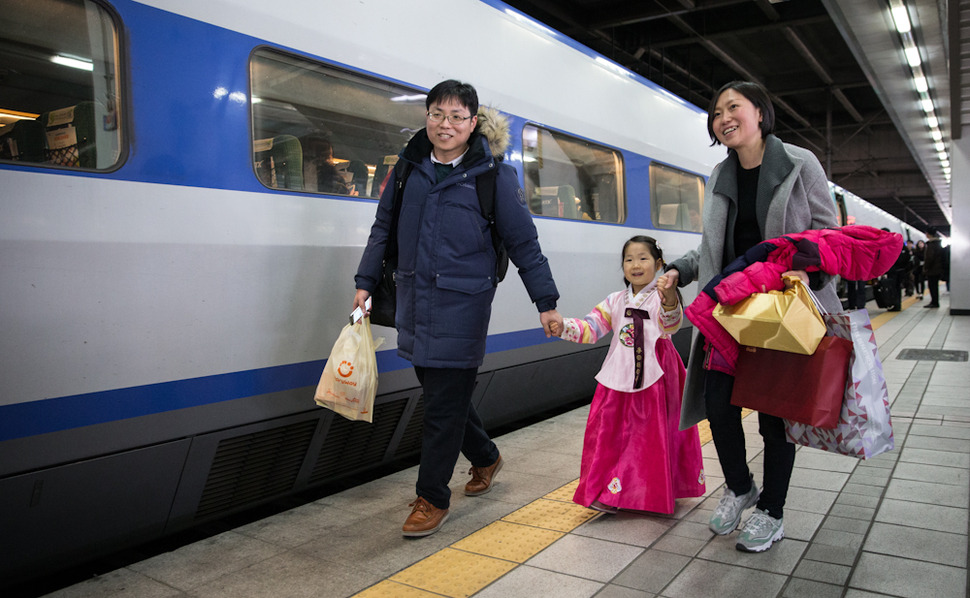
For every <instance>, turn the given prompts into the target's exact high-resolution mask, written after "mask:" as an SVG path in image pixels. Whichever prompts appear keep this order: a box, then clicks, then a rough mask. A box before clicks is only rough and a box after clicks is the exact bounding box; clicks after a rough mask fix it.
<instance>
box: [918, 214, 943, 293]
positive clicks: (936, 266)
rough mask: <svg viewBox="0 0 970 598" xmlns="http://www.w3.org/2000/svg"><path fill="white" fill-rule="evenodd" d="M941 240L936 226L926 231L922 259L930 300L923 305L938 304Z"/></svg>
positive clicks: (940, 273)
mask: <svg viewBox="0 0 970 598" xmlns="http://www.w3.org/2000/svg"><path fill="white" fill-rule="evenodd" d="M943 260H944V254H943V242H942V241H941V240H940V233H939V231H937V229H936V227H932V226H931V227H930V229H929V230H927V231H926V251H925V254H924V261H923V273H924V274H925V275H926V286H928V287H929V288H930V302H929V303H927V304H926V305H924V306H923V307H932V308H935V307H939V306H940V280H941V279H942V278H943V270H944V268H943Z"/></svg>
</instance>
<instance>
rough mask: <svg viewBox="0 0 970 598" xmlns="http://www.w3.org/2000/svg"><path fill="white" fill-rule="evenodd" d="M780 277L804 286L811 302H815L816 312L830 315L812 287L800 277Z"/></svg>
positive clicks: (793, 284)
mask: <svg viewBox="0 0 970 598" xmlns="http://www.w3.org/2000/svg"><path fill="white" fill-rule="evenodd" d="M781 278H782V280H788V281H791V283H792V286H795V285H801V286H802V287H804V288H805V290H806V291H808V296H809V297H811V298H812V303H814V304H815V309H817V310H818V313H820V314H827V315H831V312H829V310H827V309H825V306H824V305H822V302H821V301H819V300H818V296H816V295H815V291H813V290H812V287H810V286H808V285H807V284H805V282H804V281H802V279H801V278H800V277H798V276H791V275H789V276H782V277H781Z"/></svg>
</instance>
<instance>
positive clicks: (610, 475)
mask: <svg viewBox="0 0 970 598" xmlns="http://www.w3.org/2000/svg"><path fill="white" fill-rule="evenodd" d="M620 255H621V258H622V263H623V278H624V282H625V283H626V288H625V289H623V290H621V291H616V292H615V293H612V294H610V295H609V296H608V297H607V298H606V299H604V300H603V301H602V302H601V303H600V304H599V305H597V306H596V307H595V308H593V311H591V312H590V313H589V314H588V315H587V316H586V317H585V318H582V319H579V318H563V326H564V329H563V330H560V329H559V328H558V326H555V327H554V328H553V331H552V332H553V334H556V335H557V336H561V338H563V339H564V340H568V341H572V342H575V343H590V344H592V343H595V342H596V341H598V340H599V339H600V338H602V337H604V336H606V335H607V334H609V333H610V332H613V339H612V340H611V342H610V349H609V352H608V353H607V355H606V360H605V361H604V362H603V367H602V368H601V369H600V371H599V373H598V374H597V375H596V380H597V382H598V384H597V385H596V392H595V394H594V395H593V402H592V405H591V406H590V411H589V418H588V420H587V423H586V433H585V435H584V438H583V458H582V462H581V466H580V474H579V486H578V487H577V488H576V492H575V494H574V495H573V501H574V502H576V503H578V504H580V505H582V506H584V507H590V508H593V509H596V510H598V511H603V512H606V513H615V512H616V511H617V510H618V509H632V510H636V511H652V512H657V513H673V512H674V501H675V499H678V498H685V497H691V496H703V495H704V491H705V485H704V461H703V458H702V457H701V444H700V439H699V437H698V434H697V428H696V427H691V428H689V429H687V430H684V431H680V430H678V426H679V424H680V401H681V396H682V393H683V390H684V363H683V361H681V359H680V355H679V354H678V353H677V349H676V348H675V347H674V344H673V341H671V340H670V335H671V334H673V333H675V332H677V330H678V329H679V328H680V324H681V320H682V319H683V309H682V306H681V304H680V300H679V298H678V295H677V289H676V288H667V285H666V283H667V277H666V276H664V275H661V276H660V277H659V278H658V277H657V273H658V272H659V271H660V270H661V269H662V268H663V265H664V261H663V252H662V250H661V249H660V246H659V245H658V244H657V241H656V239H654V238H652V237H647V236H643V235H640V236H636V237H633V238H632V239H630V240H628V241H627V242H626V243H625V244H624V245H623V251H622V252H621V254H620Z"/></svg>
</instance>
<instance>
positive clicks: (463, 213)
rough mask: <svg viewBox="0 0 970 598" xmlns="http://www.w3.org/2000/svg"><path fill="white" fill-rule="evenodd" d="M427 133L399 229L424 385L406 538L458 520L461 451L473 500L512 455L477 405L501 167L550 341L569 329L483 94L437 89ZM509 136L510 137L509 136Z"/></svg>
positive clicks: (370, 280)
mask: <svg viewBox="0 0 970 598" xmlns="http://www.w3.org/2000/svg"><path fill="white" fill-rule="evenodd" d="M425 105H426V107H427V110H428V112H427V127H426V128H425V129H422V130H421V131H419V132H418V133H417V134H416V135H415V136H414V137H413V138H412V139H411V141H410V142H409V143H408V145H407V147H406V148H405V149H404V151H403V152H401V155H400V158H399V159H400V160H403V161H405V162H407V163H409V164H410V165H411V172H410V174H409V175H408V177H407V180H406V184H405V186H404V193H403V196H402V200H401V206H400V215H399V221H398V227H397V244H398V266H397V270H396V271H395V284H396V285H397V313H396V316H395V320H396V321H395V327H396V328H397V331H398V354H399V355H400V356H402V357H404V358H405V359H408V360H409V361H411V363H412V364H413V365H414V371H415V373H416V374H417V377H418V381H419V382H420V383H421V386H422V389H423V390H424V430H423V436H422V441H421V464H420V467H419V469H418V481H417V484H416V491H417V499H416V500H415V501H414V502H413V503H411V505H410V506H412V507H413V510H412V511H411V515H410V516H408V518H407V521H405V523H404V528H403V532H404V535H405V536H412V537H420V536H427V535H429V534H433V533H434V532H436V531H438V530H439V529H440V528H441V525H442V524H444V522H445V520H447V518H448V509H449V506H450V498H451V491H450V490H449V488H448V482H449V481H450V479H451V474H452V472H453V471H454V468H455V463H456V462H457V460H458V454H459V452H461V453H462V454H464V455H465V457H466V458H468V460H469V461H470V462H471V464H472V468H471V470H470V472H469V473H471V474H472V479H471V481H470V482H468V484H467V485H466V486H465V494H466V495H470V496H478V495H480V494H484V493H486V492H488V491H489V490H491V488H492V483H493V481H494V478H495V475H496V474H497V473H498V472H499V470H500V469H501V467H502V457H501V455H500V454H499V451H498V448H497V447H496V446H495V443H493V442H492V441H491V439H490V438H489V437H488V434H487V433H486V432H485V430H484V428H483V425H482V421H481V419H480V418H479V417H478V414H477V413H476V411H475V408H474V406H472V404H471V398H472V393H473V391H474V389H475V379H476V376H477V374H478V367H479V366H481V364H482V360H483V359H484V357H485V337H486V335H487V333H488V322H489V317H490V316H491V306H492V299H493V297H494V296H495V288H496V284H497V283H496V278H495V265H496V255H495V249H494V247H493V244H492V241H491V233H490V231H489V228H488V227H489V225H488V221H487V220H486V219H485V218H484V217H483V216H482V215H481V208H480V205H479V199H478V194H477V192H476V184H477V179H476V177H477V176H478V175H480V174H482V173H484V172H486V171H488V170H490V169H493V168H497V169H498V174H497V177H496V180H495V218H496V223H495V226H496V227H497V230H498V233H499V235H500V237H501V238H502V240H503V242H504V244H505V247H506V248H507V249H508V253H509V258H510V259H511V260H512V262H513V263H514V264H515V265H516V266H517V267H518V269H519V276H520V277H521V278H522V281H523V283H524V284H525V287H526V289H527V290H528V292H529V296H530V297H531V299H532V300H533V301H534V302H535V304H536V307H537V309H538V311H539V312H540V313H539V320H540V322H541V323H542V327H543V329H544V330H545V333H546V336H547V337H548V336H550V335H551V331H550V328H549V326H550V324H551V323H552V322H557V323H558V324H559V325H560V326H561V325H562V316H560V315H559V313H558V312H557V311H556V301H557V300H558V298H559V293H558V291H557V290H556V284H555V282H554V281H553V278H552V271H551V269H550V268H549V264H548V262H547V260H546V258H545V256H543V255H542V250H541V248H540V247H539V240H538V235H537V233H536V229H535V225H534V224H533V222H532V216H531V214H530V213H529V210H528V208H527V207H526V203H525V194H524V193H523V192H522V189H521V187H519V182H518V176H517V174H516V172H515V170H514V169H513V168H512V167H510V166H507V165H505V164H502V163H501V162H500V161H498V160H496V159H495V157H493V155H492V150H491V148H490V145H489V142H488V140H487V139H486V138H485V136H484V135H482V134H481V133H480V132H479V131H478V130H477V127H478V124H479V123H478V116H477V114H478V94H477V92H476V91H475V88H474V87H472V86H471V85H469V84H467V83H461V82H459V81H454V80H448V81H443V82H441V83H439V84H438V85H436V86H435V87H434V88H432V89H431V91H430V92H428V97H427V100H426V102H425ZM505 135H506V136H507V130H506V131H505ZM399 172H400V169H395V170H394V173H393V174H392V176H391V179H390V181H389V183H388V185H387V186H386V188H385V190H384V192H383V193H382V195H381V200H380V203H379V204H378V207H377V217H376V220H375V222H374V225H373V227H372V228H371V233H370V238H369V239H368V241H367V247H366V248H365V249H364V255H363V257H361V260H360V266H359V267H358V270H357V276H356V277H355V281H356V284H357V293H356V295H355V297H354V307H360V308H361V309H362V310H363V309H364V304H365V301H366V300H367V298H368V297H369V296H370V294H371V293H372V292H373V290H374V288H375V287H376V285H377V282H378V280H379V278H380V275H381V264H382V260H383V257H384V252H385V248H386V245H387V239H388V231H389V229H390V223H391V219H392V206H393V202H394V195H395V193H394V191H395V187H396V183H397V177H398V175H399Z"/></svg>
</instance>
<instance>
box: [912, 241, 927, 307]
mask: <svg viewBox="0 0 970 598" xmlns="http://www.w3.org/2000/svg"><path fill="white" fill-rule="evenodd" d="M925 258H926V242H925V241H923V240H922V239H920V240H919V241H917V242H916V247H914V248H913V284H914V285H915V286H916V298H917V299H920V300H922V299H923V292H924V291H925V290H926V275H925V274H924V273H923V260H924V259H925Z"/></svg>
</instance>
